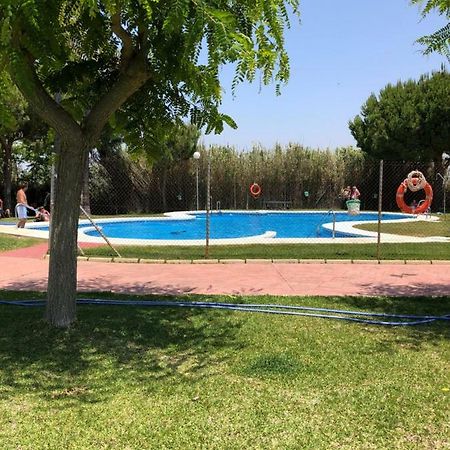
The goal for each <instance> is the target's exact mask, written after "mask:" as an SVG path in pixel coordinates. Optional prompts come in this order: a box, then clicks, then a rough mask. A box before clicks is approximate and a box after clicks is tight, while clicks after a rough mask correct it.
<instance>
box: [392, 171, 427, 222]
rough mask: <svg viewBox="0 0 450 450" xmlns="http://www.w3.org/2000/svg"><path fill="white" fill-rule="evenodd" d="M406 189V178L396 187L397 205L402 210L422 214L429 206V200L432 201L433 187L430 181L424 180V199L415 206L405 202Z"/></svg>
mask: <svg viewBox="0 0 450 450" xmlns="http://www.w3.org/2000/svg"><path fill="white" fill-rule="evenodd" d="M407 190H408V179H406V180H404V181H403V183H401V184H400V186H399V187H398V189H397V195H396V200H397V205H398V207H399V208H400V209H401V210H402V211H403V212H404V213H409V214H423V213H424V212H426V211H427V209H428V208H429V207H430V206H431V202H432V201H433V188H432V187H431V185H430V183H428V182H425V184H424V187H423V190H424V191H425V200H424V202H423V203H421V204H420V205H419V206H417V207H416V208H413V207H412V206H409V205H407V204H406V203H405V199H404V196H405V192H406V191H407Z"/></svg>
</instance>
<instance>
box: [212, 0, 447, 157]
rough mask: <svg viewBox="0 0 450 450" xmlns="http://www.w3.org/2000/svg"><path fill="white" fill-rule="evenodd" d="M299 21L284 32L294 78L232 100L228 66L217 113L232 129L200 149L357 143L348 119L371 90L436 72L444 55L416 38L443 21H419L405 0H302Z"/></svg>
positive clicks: (249, 88) (246, 88)
mask: <svg viewBox="0 0 450 450" xmlns="http://www.w3.org/2000/svg"><path fill="white" fill-rule="evenodd" d="M300 8H301V15H302V17H301V24H298V23H297V22H294V23H293V24H292V25H293V26H292V28H291V29H290V30H289V31H288V32H287V34H286V45H287V49H288V52H289V56H290V61H291V78H290V80H289V84H288V85H287V86H285V87H283V89H282V95H281V96H278V97H277V96H276V95H275V86H274V85H268V86H265V87H263V89H262V91H260V89H259V83H253V84H248V83H244V84H242V85H240V86H239V87H238V88H237V92H236V97H235V98H234V99H233V98H232V95H231V80H232V78H233V71H232V68H231V67H226V68H224V70H223V71H222V74H221V80H222V82H223V87H224V89H225V93H224V99H223V105H222V111H223V112H224V113H227V114H229V115H231V116H232V117H233V118H234V119H235V121H236V122H237V124H238V127H239V128H238V129H237V130H232V129H231V128H229V127H226V128H225V130H224V132H223V133H222V134H221V135H214V134H212V135H208V136H205V137H204V138H203V142H204V143H205V144H229V145H232V146H234V147H236V148H237V149H239V150H241V149H249V148H251V146H252V145H253V144H257V143H260V144H262V145H263V146H265V147H272V146H273V145H274V144H275V143H277V142H278V143H281V144H287V143H289V142H296V143H299V144H302V145H304V146H308V147H313V148H325V147H329V148H335V147H339V146H346V145H355V144H356V143H355V141H354V139H353V137H352V136H351V134H350V131H349V129H348V121H349V120H350V119H353V117H354V116H355V115H356V114H358V113H359V112H360V110H361V106H362V104H363V103H364V102H365V101H366V99H367V97H368V96H369V95H370V93H372V92H374V93H378V92H379V91H380V89H382V88H383V87H384V86H385V85H386V84H387V83H396V82H397V81H398V80H406V79H408V78H418V77H419V76H420V75H421V74H423V73H427V72H430V71H433V70H438V69H439V68H440V66H441V64H442V63H445V61H446V60H445V58H444V57H443V56H440V55H430V56H424V55H422V54H421V52H420V50H421V47H420V46H419V45H418V44H415V43H414V41H415V40H416V39H417V38H418V37H420V36H422V35H424V34H428V33H430V32H432V31H434V30H436V29H437V28H439V27H442V26H443V25H444V24H445V23H446V22H445V20H444V18H443V17H439V16H437V15H433V16H432V15H430V16H428V17H427V18H425V19H422V18H421V16H420V10H419V8H418V7H417V6H412V5H410V3H409V0H303V1H301V6H300Z"/></svg>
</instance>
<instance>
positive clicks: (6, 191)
mask: <svg viewBox="0 0 450 450" xmlns="http://www.w3.org/2000/svg"><path fill="white" fill-rule="evenodd" d="M2 147H3V195H4V197H3V210H6V209H9V210H10V211H11V191H12V186H11V185H12V180H11V156H12V142H10V141H9V140H6V139H2Z"/></svg>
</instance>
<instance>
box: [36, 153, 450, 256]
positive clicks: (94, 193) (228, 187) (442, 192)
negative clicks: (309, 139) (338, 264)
mask: <svg viewBox="0 0 450 450" xmlns="http://www.w3.org/2000/svg"><path fill="white" fill-rule="evenodd" d="M196 156H198V158H191V159H188V160H178V161H177V160H176V159H175V158H173V159H172V160H169V161H168V160H166V161H165V162H160V163H157V164H154V165H150V164H149V163H148V161H147V160H145V159H144V158H136V157H131V156H130V155H129V154H128V153H127V152H126V151H125V150H124V149H120V148H119V149H115V150H111V151H108V152H104V151H103V152H101V153H100V152H98V151H93V152H91V155H90V158H89V166H88V167H86V176H85V183H84V186H85V187H84V190H83V196H82V201H81V206H82V208H83V209H84V210H85V211H86V212H87V213H88V215H89V216H92V217H93V219H94V221H95V223H96V224H98V225H99V226H100V227H101V229H102V231H103V233H104V234H105V235H106V236H107V237H108V239H109V240H110V241H111V242H112V244H113V245H114V246H119V247H120V246H121V245H127V246H130V245H131V246H134V247H133V251H132V252H131V254H133V255H135V254H138V255H140V256H141V257H148V258H152V257H153V256H154V257H157V258H165V259H177V258H181V259H198V258H204V257H206V258H220V259H222V258H229V259H233V258H235V259H251V258H256V259H258V258H265V259H271V258H273V259H286V260H287V259H289V260H298V259H316V258H320V259H347V260H349V259H353V260H355V259H378V260H382V259H389V260H392V259H399V260H406V259H408V260H409V259H427V260H442V259H446V260H450V214H449V212H448V210H449V209H450V208H449V205H448V197H450V181H449V179H450V170H449V166H448V164H446V162H448V161H445V160H443V161H440V162H435V163H418V162H407V161H406V162H405V161H403V162H398V161H376V160H372V159H370V158H367V156H365V155H364V154H363V153H362V152H360V151H358V150H356V149H353V148H343V149H338V150H336V151H319V150H311V149H305V148H303V147H301V146H297V145H289V146H287V147H284V148H282V147H276V148H275V149H272V150H266V149H264V148H259V147H257V148H254V149H253V150H252V151H249V152H241V153H240V152H237V151H235V150H234V149H233V148H228V147H211V148H209V149H205V148H200V149H199V152H198V153H196ZM408 175H409V179H408ZM422 177H423V179H422ZM353 187H355V188H356V189H357V192H356V193H355V192H353V193H352V189H353ZM48 191H49V188H46V187H45V186H43V185H40V186H39V188H37V189H34V188H33V186H30V190H29V202H30V200H31V202H30V204H36V206H39V205H40V204H42V202H43V201H44V203H45V202H46V201H47V200H43V199H44V197H45V199H48V198H49V192H48ZM352 196H353V198H352ZM348 200H351V201H350V203H348ZM33 202H34V203H33ZM44 206H45V207H46V209H48V208H49V205H48V202H47V204H44ZM82 227H83V228H84V229H83V233H84V234H83V239H85V240H87V241H91V242H98V243H104V241H103V240H102V238H101V236H100V235H99V232H98V230H96V229H95V227H93V226H92V223H91V222H89V221H87V220H86V221H82ZM80 241H81V239H80ZM127 248H130V247H127ZM108 251H109V250H108ZM130 251H131V250H130ZM130 251H128V250H127V251H125V250H123V251H122V250H121V253H122V254H130ZM133 252H134V253H133ZM113 255H114V254H112V256H113Z"/></svg>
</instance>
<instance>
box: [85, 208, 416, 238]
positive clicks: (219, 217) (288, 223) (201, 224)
mask: <svg viewBox="0 0 450 450" xmlns="http://www.w3.org/2000/svg"><path fill="white" fill-rule="evenodd" d="M334 217H335V221H336V227H335V232H334V236H335V237H336V238H343V237H347V238H348V237H360V236H370V235H371V234H370V233H368V232H360V231H358V232H356V231H355V230H354V229H352V228H351V225H353V224H354V223H356V222H358V223H360V222H366V221H376V220H377V218H378V214H377V213H361V214H360V215H358V216H349V215H348V214H347V213H346V212H336V213H331V212H324V211H319V212H269V211H254V212H247V211H245V212H243V211H223V212H214V213H212V214H211V216H210V238H211V239H212V240H225V241H227V240H228V241H229V242H230V243H231V242H232V241H236V240H242V239H244V240H251V239H270V240H273V239H275V238H276V239H283V240H284V239H286V240H288V239H312V238H314V239H317V238H326V239H331V238H332V237H333V231H332V229H333V225H332V223H333V218H334ZM410 217H411V216H409V215H405V214H394V213H383V214H382V220H405V219H409V218H410ZM97 222H98V224H99V226H100V227H101V229H102V231H103V233H104V234H105V235H106V236H107V237H108V238H110V239H114V240H130V239H131V240H142V241H160V242H162V241H164V242H173V243H175V242H176V241H192V242H194V241H201V240H203V241H204V239H205V230H206V214H205V213H203V212H201V213H192V212H183V213H169V215H168V216H167V217H161V218H119V219H99V220H98V221H97ZM344 225H346V226H344ZM80 233H81V234H82V235H84V236H86V237H92V238H94V237H97V238H98V237H99V233H98V231H97V230H95V228H94V227H92V225H91V224H90V223H82V224H80Z"/></svg>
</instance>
